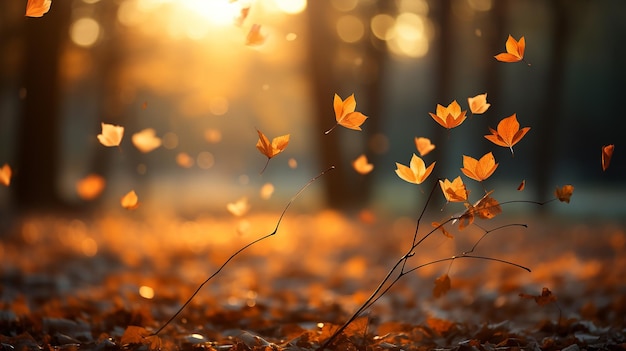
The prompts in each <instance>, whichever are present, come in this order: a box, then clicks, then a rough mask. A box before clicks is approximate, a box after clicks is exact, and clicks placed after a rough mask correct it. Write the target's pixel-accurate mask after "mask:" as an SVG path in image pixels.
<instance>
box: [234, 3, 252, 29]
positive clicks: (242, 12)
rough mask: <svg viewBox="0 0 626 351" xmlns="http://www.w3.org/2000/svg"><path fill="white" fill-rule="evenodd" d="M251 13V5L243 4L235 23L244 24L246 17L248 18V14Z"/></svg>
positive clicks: (238, 25) (239, 25) (237, 24)
mask: <svg viewBox="0 0 626 351" xmlns="http://www.w3.org/2000/svg"><path fill="white" fill-rule="evenodd" d="M249 14H250V6H249V5H248V6H242V7H241V10H240V11H239V16H237V18H235V25H236V26H237V27H241V26H242V25H243V22H244V21H245V20H246V18H248V15H249Z"/></svg>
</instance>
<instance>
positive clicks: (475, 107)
mask: <svg viewBox="0 0 626 351" xmlns="http://www.w3.org/2000/svg"><path fill="white" fill-rule="evenodd" d="M467 104H468V105H469V108H470V111H472V113H473V114H475V115H478V114H482V113H485V111H487V109H488V108H489V106H491V104H488V103H487V93H484V94H479V95H476V96H474V97H469V98H467Z"/></svg>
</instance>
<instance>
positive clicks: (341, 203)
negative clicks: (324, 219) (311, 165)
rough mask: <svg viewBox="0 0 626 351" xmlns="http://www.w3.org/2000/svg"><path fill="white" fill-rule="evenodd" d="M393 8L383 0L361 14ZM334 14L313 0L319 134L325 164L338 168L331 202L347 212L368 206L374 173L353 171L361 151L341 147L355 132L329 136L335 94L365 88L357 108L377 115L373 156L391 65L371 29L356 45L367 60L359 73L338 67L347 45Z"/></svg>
mask: <svg viewBox="0 0 626 351" xmlns="http://www.w3.org/2000/svg"><path fill="white" fill-rule="evenodd" d="M389 6H390V5H389V2H386V1H382V2H379V3H378V4H376V5H374V6H370V7H368V8H367V11H366V12H367V13H361V14H360V15H361V17H362V19H363V21H364V22H365V23H368V22H369V19H370V18H371V16H373V15H374V14H375V13H379V12H382V11H385V10H386V9H387V8H388V7H389ZM334 12H335V9H334V8H333V7H332V5H331V2H328V1H311V2H309V4H308V9H307V15H308V25H309V30H308V32H309V36H310V39H309V62H310V75H311V82H312V83H313V108H314V111H313V113H314V116H315V126H316V128H315V131H314V133H315V135H316V137H317V144H318V145H319V150H320V163H321V168H326V167H328V166H330V165H335V166H336V170H335V171H333V172H332V173H331V174H329V176H328V177H325V178H324V186H325V197H326V201H327V205H328V206H329V207H331V208H337V209H343V210H346V209H358V208H361V207H363V206H366V205H367V203H368V201H369V198H370V195H371V188H372V183H371V176H370V177H368V176H361V175H359V174H357V173H356V172H355V171H354V170H353V169H352V166H351V161H352V159H354V158H356V157H357V156H358V155H348V154H346V153H345V150H343V149H342V148H341V145H340V142H339V138H341V135H342V133H345V132H353V131H345V130H341V127H340V128H338V129H337V130H334V131H333V132H332V133H330V134H328V135H324V133H323V132H324V131H325V130H327V129H328V128H330V127H331V126H332V125H333V123H335V119H334V116H335V114H334V111H333V104H332V102H333V96H334V94H335V93H338V94H340V95H342V92H341V91H340V89H341V88H342V87H343V86H345V85H346V84H342V82H345V81H348V82H350V83H351V84H348V86H350V89H353V91H351V92H350V93H352V92H354V90H359V91H360V92H362V93H361V94H359V95H357V96H356V98H357V103H358V106H357V111H360V112H363V113H364V114H365V115H367V116H368V117H372V118H369V119H368V120H367V121H366V123H365V124H364V126H363V132H361V133H362V134H361V137H362V138H363V140H364V147H363V153H366V154H368V155H367V156H368V158H370V160H371V159H372V158H371V154H369V153H368V152H367V151H368V150H367V144H368V139H367V138H368V137H371V136H372V135H374V134H376V133H378V132H379V131H380V129H381V127H382V121H381V116H380V113H381V112H382V86H381V77H382V76H383V69H384V66H385V62H384V61H385V58H386V51H385V50H384V49H381V48H376V47H374V46H373V45H372V44H371V41H370V40H369V39H370V38H369V35H370V34H369V30H367V34H366V35H365V37H364V38H362V39H361V41H360V44H352V45H355V48H356V49H357V50H359V51H360V52H361V53H362V64H361V65H360V66H359V67H357V68H355V71H356V72H357V73H356V75H357V76H356V77H355V76H353V75H352V74H351V73H352V72H354V71H352V67H351V69H350V70H346V71H347V72H339V70H338V69H337V67H338V64H337V61H338V60H340V58H339V57H338V50H339V46H340V45H342V43H341V42H340V41H339V39H338V37H337V35H336V34H335V32H334V28H335V23H334V20H333V18H335V16H333V13H334ZM343 45H348V44H343ZM356 45H362V47H360V48H359V47H356ZM352 87H354V88H352ZM350 93H348V92H345V93H343V95H342V96H341V97H342V98H344V99H345V98H346V97H347V96H348V95H349V94H350ZM353 133H357V132H353Z"/></svg>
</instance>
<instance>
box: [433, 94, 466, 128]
mask: <svg viewBox="0 0 626 351" xmlns="http://www.w3.org/2000/svg"><path fill="white" fill-rule="evenodd" d="M436 112H437V113H436V114H435V113H432V112H429V113H428V114H429V115H430V117H432V118H433V119H434V120H435V122H437V123H439V124H440V125H441V126H442V127H444V128H448V129H452V128H455V127H458V126H459V125H461V123H463V121H465V118H466V117H467V116H466V113H467V111H466V110H463V111H461V106H459V103H458V102H456V100H454V101H452V102H451V103H450V104H449V105H448V106H447V107H444V106H442V105H439V104H437V110H436Z"/></svg>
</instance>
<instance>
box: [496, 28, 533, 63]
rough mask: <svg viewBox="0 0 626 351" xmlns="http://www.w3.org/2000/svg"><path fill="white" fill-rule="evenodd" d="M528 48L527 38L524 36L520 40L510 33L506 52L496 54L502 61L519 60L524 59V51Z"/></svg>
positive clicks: (497, 58)
mask: <svg viewBox="0 0 626 351" xmlns="http://www.w3.org/2000/svg"><path fill="white" fill-rule="evenodd" d="M525 50H526V40H525V39H524V37H523V36H522V37H521V38H520V39H519V41H517V40H515V38H513V37H512V36H511V35H510V34H509V37H508V39H507V40H506V52H503V53H500V54H497V55H496V56H494V57H495V58H496V60H498V61H500V62H519V61H522V60H523V59H524V51H525Z"/></svg>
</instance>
